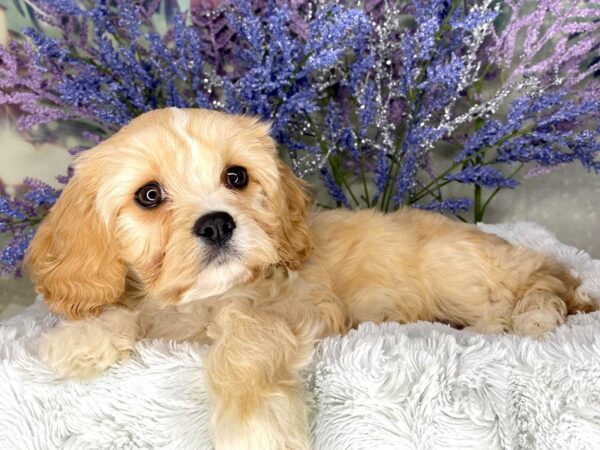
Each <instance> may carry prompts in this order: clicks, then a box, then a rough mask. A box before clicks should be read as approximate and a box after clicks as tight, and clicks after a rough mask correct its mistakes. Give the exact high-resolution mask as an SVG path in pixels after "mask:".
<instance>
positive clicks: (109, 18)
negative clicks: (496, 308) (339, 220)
mask: <svg viewBox="0 0 600 450" xmlns="http://www.w3.org/2000/svg"><path fill="white" fill-rule="evenodd" d="M29 3H30V5H31V6H32V8H33V10H34V11H35V14H36V19H37V21H38V22H39V23H45V24H47V26H50V27H53V28H54V29H55V31H54V32H53V33H52V34H51V36H52V37H50V35H47V34H45V33H44V32H43V31H41V30H40V29H39V28H37V29H35V30H34V29H29V30H25V31H23V35H22V39H19V40H16V41H13V42H11V43H10V44H9V46H8V47H7V48H4V49H1V48H0V104H9V105H14V107H16V108H18V109H19V110H20V118H19V122H18V124H19V127H20V128H22V129H24V130H26V129H29V128H31V127H34V126H38V127H39V126H43V124H45V123H48V122H56V121H62V122H65V121H67V122H68V121H78V122H82V121H83V122H84V123H85V124H86V125H87V126H88V127H89V129H90V131H93V133H91V134H88V135H87V139H88V140H89V141H90V142H91V143H92V144H93V143H94V142H96V141H97V140H98V139H100V138H103V137H105V136H108V135H110V134H111V133H113V132H114V131H115V130H117V129H118V128H119V127H120V126H122V125H123V124H125V123H127V122H128V121H130V120H131V119H132V118H134V117H135V116H137V115H139V114H141V113H143V112H144V111H148V110H150V109H154V108H159V107H165V106H178V107H203V108H213V109H219V110H222V111H227V112H232V113H245V114H252V115H256V116H259V117H261V118H263V119H264V120H268V121H270V122H271V123H272V133H273V136H274V137H275V138H276V139H277V140H278V142H279V143H280V145H281V151H282V154H283V156H284V157H285V158H287V159H288V160H289V161H291V164H292V167H293V169H294V170H295V171H296V173H297V174H298V175H299V176H302V177H307V178H311V179H313V178H317V179H320V180H321V181H322V185H323V187H324V188H325V189H326V190H327V191H328V192H329V193H330V196H331V199H332V201H333V202H332V203H331V204H328V205H323V206H326V207H333V206H340V207H346V208H359V207H376V208H380V209H382V210H384V211H390V210H393V209H395V208H398V207H399V206H402V205H407V204H408V205H413V206H415V207H419V208H422V209H428V210H436V211H446V212H449V213H452V214H455V215H456V216H457V217H459V218H460V219H462V220H467V218H466V216H465V215H464V214H465V212H467V211H469V210H472V213H473V216H472V218H473V220H474V221H479V220H481V219H482V218H483V216H484V214H485V211H486V208H487V207H488V206H489V203H490V201H491V200H492V199H493V198H494V197H495V195H496V194H497V193H498V192H499V191H500V190H501V189H514V188H515V187H517V186H518V184H519V181H518V180H517V175H518V173H520V171H521V169H522V168H523V167H525V166H528V168H529V172H528V174H530V175H540V174H544V173H547V172H549V171H551V170H553V168H555V167H560V166H562V165H564V164H568V163H571V162H574V161H579V162H580V163H582V164H583V165H584V166H585V167H586V168H588V169H589V170H590V171H593V172H597V171H598V170H599V169H600V163H599V162H598V161H597V155H598V152H599V151H600V143H599V140H598V137H599V134H600V98H599V96H598V89H597V87H598V86H597V75H598V70H600V67H599V66H598V64H599V63H598V60H599V59H598V56H597V52H598V48H599V47H600V42H599V35H600V33H599V31H600V10H599V8H597V7H595V6H594V5H593V4H592V2H586V1H581V2H575V3H574V2H564V1H561V0H543V1H541V2H538V3H539V7H538V8H537V9H536V10H535V11H532V10H531V9H528V8H529V6H528V2H526V1H524V0H506V1H505V2H504V3H502V4H501V5H500V4H499V3H498V2H496V1H492V0H473V1H464V0H411V1H406V2H394V1H391V0H334V1H330V0H310V1H303V0H227V1H216V0H193V1H192V6H193V10H192V11H191V12H190V13H189V14H186V13H182V12H180V11H178V10H177V8H176V7H173V6H174V2H169V4H170V5H171V8H170V9H169V10H170V11H171V16H170V17H171V20H170V24H169V28H168V30H166V31H164V32H159V31H158V30H157V29H156V27H155V25H154V22H153V20H152V19H153V18H155V17H156V15H158V14H159V5H160V4H161V2H160V1H159V0H146V1H141V2H130V1H128V0H96V1H95V2H90V3H85V5H86V6H83V5H84V4H83V3H78V2H76V1H74V0H30V2H29ZM529 3H530V2H529ZM569 5H570V6H569ZM548 24H550V25H548ZM526 26H527V27H529V28H528V29H527V30H526V31H525V37H524V41H523V45H522V46H520V45H518V39H517V38H516V37H517V35H519V34H523V31H522V30H524V27H526ZM56 31H62V34H61V33H58V35H57V33H56ZM59 35H60V36H59ZM550 47H552V48H553V51H552V52H548V48H550ZM442 147H444V148H446V149H448V148H450V149H452V151H453V154H454V159H453V161H452V162H451V163H450V164H449V165H447V166H445V167H438V166H439V163H438V162H437V159H436V153H437V152H438V151H439V149H441V148H442ZM82 150H83V149H81V148H79V149H74V150H73V152H74V153H76V152H78V151H82ZM68 178H69V174H67V176H63V177H60V181H61V182H68ZM451 183H452V184H456V183H460V184H463V185H470V186H471V187H472V193H473V194H472V196H468V197H461V198H448V197H447V195H446V192H447V188H446V186H448V185H449V184H451ZM58 195H59V192H58V191H55V190H53V189H52V188H50V187H49V186H47V185H44V184H43V183H39V182H36V181H33V180H27V181H26V182H25V183H24V185H23V188H22V189H21V190H20V191H19V192H18V193H17V195H16V196H9V195H8V194H7V193H6V192H4V191H0V232H2V233H8V234H10V235H11V236H12V237H11V240H10V242H9V244H8V246H7V247H6V248H5V249H4V250H3V252H2V253H1V254H0V271H1V272H2V273H3V274H16V275H18V274H20V271H21V260H22V257H23V254H24V251H25V249H26V247H27V245H28V242H29V240H30V239H31V237H32V236H33V233H34V230H35V226H36V225H37V224H38V223H39V222H40V221H41V220H42V219H43V217H44V216H45V214H46V213H47V211H48V209H49V208H50V207H51V206H52V204H53V203H54V202H55V201H56V198H57V197H58Z"/></svg>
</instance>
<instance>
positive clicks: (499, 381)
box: [0, 223, 600, 450]
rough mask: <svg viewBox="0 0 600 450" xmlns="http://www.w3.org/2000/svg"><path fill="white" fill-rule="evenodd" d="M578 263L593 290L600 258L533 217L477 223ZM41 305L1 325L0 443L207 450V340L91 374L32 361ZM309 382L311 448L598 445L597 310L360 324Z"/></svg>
mask: <svg viewBox="0 0 600 450" xmlns="http://www.w3.org/2000/svg"><path fill="white" fill-rule="evenodd" d="M482 228H483V229H484V230H485V231H489V232H493V233H496V234H499V235H501V236H503V237H505V238H507V239H509V240H511V241H512V242H514V243H516V244H520V245H526V246H528V247H532V248H534V249H536V250H539V251H542V252H547V253H551V254H553V255H555V256H557V257H558V258H559V259H561V260H562V261H564V262H565V263H567V264H569V265H570V266H572V267H573V269H574V271H575V272H576V273H578V274H579V275H580V276H581V277H582V278H583V279H584V288H585V289H586V290H587V291H588V292H589V293H590V294H591V295H592V296H595V297H597V298H600V261H595V260H592V259H591V258H590V257H589V255H587V254H586V253H585V252H582V251H579V250H577V249H574V248H572V247H568V246H566V245H563V244H561V243H559V242H558V241H557V240H556V238H555V237H554V236H553V235H552V234H551V233H549V232H547V231H546V230H544V229H543V228H541V227H539V226H537V225H535V224H530V223H516V224H509V225H496V226H490V225H482ZM55 323H56V318H55V317H53V316H51V315H50V314H49V313H48V312H47V310H46V308H45V307H44V305H43V304H42V303H41V302H40V301H39V300H38V302H36V304H34V305H33V306H31V307H30V308H28V309H27V310H26V311H25V312H23V313H22V314H21V315H19V316H17V317H14V318H12V319H10V320H8V321H5V322H2V323H0V449H19V450H20V449H23V450H25V449H54V448H68V449H87V448H106V449H108V448H111V449H113V448H119V449H138V448H170V449H171V448H172V449H204V448H207V449H209V448H211V444H210V439H209V433H208V416H209V407H210V406H209V400H208V396H207V392H206V388H205V383H204V379H203V371H202V356H203V354H204V352H205V351H206V348H205V347H202V346H200V345H195V344H186V343H179V344H176V343H169V342H165V341H161V340H146V341H142V342H140V343H139V344H138V345H137V347H136V353H135V355H134V356H133V358H132V359H131V360H129V361H127V362H125V363H123V364H117V365H116V366H114V367H113V368H111V369H110V370H109V371H108V372H107V373H106V374H105V375H103V376H102V377H100V378H99V379H97V380H95V381H92V382H89V383H86V384H81V383H75V382H62V381H60V380H58V379H57V378H56V376H55V375H54V374H53V372H52V371H51V370H50V369H49V368H48V367H46V366H45V365H44V364H43V363H41V362H40V361H39V360H38V358H37V348H38V344H39V337H40V335H41V333H43V331H44V330H47V329H48V328H50V327H52V326H53V325H54V324H55ZM306 376H307V384H308V386H309V388H310V389H311V390H312V392H313V394H314V411H315V413H314V414H315V415H314V421H313V430H312V434H313V443H314V448H315V449H336V450H337V449H343V450H345V449H368V450H376V449H377V450H378V449H412V448H414V449H419V450H420V449H437V448H441V449H468V448H476V449H495V448H509V449H511V448H514V449H517V448H518V449H577V450H580V449H586V448H589V449H593V448H600V313H593V314H588V315H578V316H572V317H570V318H569V319H568V321H567V324H566V325H565V326H563V327H561V328H560V329H559V330H558V331H557V332H555V333H553V334H552V335H550V336H549V337H548V338H547V339H546V340H545V341H544V342H536V341H533V340H529V339H523V338H518V337H515V336H510V335H504V336H482V335H477V334H473V333H470V332H467V331H458V330H454V329H451V328H450V327H448V326H445V325H441V324H431V323H424V322H422V323H415V324H409V325H398V324H393V323H389V324H383V325H374V324H363V325H361V326H360V327H359V329H358V330H355V331H352V332H351V333H349V334H348V335H347V336H345V337H341V338H340V337H334V338H330V339H327V340H326V341H325V342H323V343H322V344H321V345H320V346H319V348H318V350H317V352H316V355H315V359H314V362H313V364H312V365H311V367H309V368H308V369H307V371H306Z"/></svg>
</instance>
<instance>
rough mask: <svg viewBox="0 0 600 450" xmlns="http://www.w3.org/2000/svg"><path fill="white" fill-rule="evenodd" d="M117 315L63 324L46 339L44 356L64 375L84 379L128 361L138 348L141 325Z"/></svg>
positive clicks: (42, 353)
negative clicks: (133, 351) (132, 352)
mask: <svg viewBox="0 0 600 450" xmlns="http://www.w3.org/2000/svg"><path fill="white" fill-rule="evenodd" d="M114 313H115V311H113V314H108V313H105V314H103V315H102V316H100V317H97V318H94V319H87V320H80V321H66V322H63V323H61V324H59V325H58V326H56V327H55V328H53V329H52V330H50V331H49V332H48V333H46V335H45V336H44V337H43V341H42V345H41V348H40V357H41V358H42V359H43V360H44V361H46V362H48V363H49V364H50V365H51V366H52V367H53V368H54V369H55V370H56V371H57V372H58V373H59V374H60V375H61V376H63V377H65V378H74V379H80V380H82V379H89V378H92V377H94V376H97V375H99V374H100V373H101V372H103V371H104V370H106V369H107V368H108V367H110V366H111V365H112V364H114V363H116V362H117V361H119V360H121V359H126V358H128V357H129V355H130V353H131V351H132V350H133V347H134V345H135V341H136V337H137V331H138V330H137V325H136V324H135V322H134V321H129V320H128V319H126V318H125V317H121V315H117V316H116V317H115V314H114ZM126 314H129V313H128V312H127V313H126ZM107 316H108V317H107Z"/></svg>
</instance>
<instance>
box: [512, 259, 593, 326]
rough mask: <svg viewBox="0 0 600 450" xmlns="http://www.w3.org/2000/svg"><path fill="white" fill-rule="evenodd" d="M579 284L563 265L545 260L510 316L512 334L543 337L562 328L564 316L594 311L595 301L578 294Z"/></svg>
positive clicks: (529, 281) (526, 284)
mask: <svg viewBox="0 0 600 450" xmlns="http://www.w3.org/2000/svg"><path fill="white" fill-rule="evenodd" d="M538 257H540V258H544V257H541V256H538ZM579 285H580V281H579V279H577V278H575V277H573V276H572V275H571V274H570V273H569V271H568V269H567V268H566V267H565V266H563V265H562V264H560V263H558V262H556V261H553V260H551V259H549V258H546V260H545V261H544V262H543V263H542V264H541V267H540V268H539V269H537V270H536V271H535V272H534V273H532V274H531V275H530V277H529V279H528V280H527V281H526V283H525V291H524V293H523V295H522V296H521V298H520V299H519V300H518V302H517V304H516V306H515V308H514V311H513V313H512V317H511V322H512V331H513V332H514V333H515V334H519V335H524V336H532V337H542V336H543V335H544V334H546V333H547V332H548V331H552V330H553V329H554V328H556V327H557V326H559V325H561V324H562V323H563V322H564V320H565V318H566V316H567V314H575V313H577V312H592V311H595V310H597V309H598V305H597V304H596V302H594V301H593V300H592V299H590V298H587V297H585V296H584V295H582V294H581V293H580V292H579V291H578V288H579Z"/></svg>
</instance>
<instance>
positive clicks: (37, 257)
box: [26, 108, 596, 450]
mask: <svg viewBox="0 0 600 450" xmlns="http://www.w3.org/2000/svg"><path fill="white" fill-rule="evenodd" d="M305 188H306V186H305V185H304V183H303V182H302V181H301V180H299V179H298V178H296V177H295V176H294V175H293V174H292V172H291V171H290V169H289V168H288V167H287V166H286V165H285V164H284V163H283V162H282V161H281V160H279V158H278V156H277V150H276V145H275V142H274V141H273V140H272V139H271V138H270V137H269V127H268V126H267V125H265V124H263V123H260V122H259V121H257V120H255V119H252V118H249V117H243V116H232V115H226V114H222V113H219V112H214V111H206V110H192V109H189V110H181V109H174V108H170V109H164V110H157V111H153V112H150V113H147V114H144V115H142V116H141V117H139V118H137V119H135V120H134V121H133V122H131V123H130V124H129V125H127V126H126V127H124V128H123V129H122V130H121V131H120V132H118V133H117V134H116V135H114V136H112V137H111V138H109V139H108V140H106V141H104V142H102V143H101V144H99V145H98V146H97V147H95V148H93V149H91V150H89V151H87V152H85V153H84V154H82V155H81V156H80V157H79V158H78V160H77V161H76V164H75V175H74V177H73V179H72V180H71V182H70V183H69V184H68V186H67V187H66V188H65V190H64V193H63V194H62V196H61V197H60V199H59V200H58V202H57V203H56V205H55V206H54V207H53V208H52V210H51V211H50V213H49V215H48V217H47V219H46V220H45V221H44V222H43V223H42V225H41V226H40V228H39V230H38V232H37V234H36V236H35V238H34V240H33V242H32V244H31V247H30V249H29V251H28V254H27V259H26V265H27V267H28V269H29V271H30V273H31V277H32V279H33V280H34V282H35V284H36V286H37V291H38V292H39V293H41V294H43V296H44V298H45V300H46V302H47V304H48V306H49V308H50V310H51V311H52V312H54V313H56V314H60V315H63V316H65V317H66V318H67V319H68V320H66V321H64V322H63V323H61V324H60V325H59V326H57V327H56V328H55V329H53V330H52V331H50V332H49V333H48V335H47V336H46V338H45V342H44V344H43V347H42V354H43V356H44V357H45V358H46V359H48V360H49V361H50V362H51V363H52V364H53V365H54V367H55V368H56V369H57V370H58V371H60V372H61V373H62V374H63V375H64V376H67V377H74V378H80V379H81V378H87V377H90V376H93V375H96V374H98V373H99V372H101V371H102V370H104V369H105V368H107V367H108V366H110V365H111V364H113V363H115V362H116V361H118V360H120V359H123V358H126V357H127V356H128V355H129V354H130V352H131V351H132V350H133V348H134V344H135V342H136V340H139V339H141V338H145V337H164V338H169V339H176V340H193V341H198V342H202V343H210V345H211V347H210V352H209V355H208V357H207V360H206V370H207V375H208V380H209V385H210V391H211V394H212V397H213V399H214V413H213V417H212V433H213V438H214V443H215V446H216V448H217V449H226V450H231V449H257V450H269V449H276V450H281V449H307V448H309V438H308V412H309V411H308V408H307V405H306V402H305V397H304V396H303V392H302V387H303V382H302V379H301V377H300V375H299V373H300V370H301V369H302V368H303V367H304V366H305V365H306V364H307V363H308V362H309V359H310V357H311V352H312V350H313V346H314V344H315V343H316V342H317V341H318V340H320V339H323V338H324V337H326V336H328V335H331V334H337V333H345V332H346V331H347V330H348V329H349V328H351V327H354V326H356V325H357V324H358V323H360V322H364V321H373V322H383V321H397V322H402V323H406V322H413V321H416V320H428V321H443V322H446V323H450V324H454V325H456V326H466V327H470V328H471V329H473V330H476V331H480V332H484V333H501V332H511V333H516V334H519V335H525V336H533V337H541V336H543V335H544V334H545V333H547V332H549V331H551V330H553V329H554V328H555V327H557V326H558V325H560V324H561V323H562V322H563V321H564V319H565V316H566V315H567V314H571V313H576V312H579V311H584V312H588V311H593V310H595V309H596V303H595V302H594V301H593V300H591V299H589V298H587V297H585V296H584V295H582V294H580V293H579V292H578V290H577V288H578V286H579V284H580V283H579V280H578V279H577V278H575V277H574V276H572V275H571V274H570V273H569V270H568V269H567V268H566V267H565V266H563V265H561V264H560V263H558V262H557V261H555V260H553V259H551V258H549V257H547V256H544V255H541V254H538V253H534V252H532V251H530V250H526V249H523V248H518V247H514V246H512V245H510V244H508V243H507V242H506V241H504V240H502V239H500V238H498V237H496V236H492V235H489V234H485V233H483V232H481V231H479V230H478V229H477V228H476V227H474V226H472V225H465V224H460V223H456V222H453V221H451V220H449V219H447V218H445V217H443V216H441V215H438V214H433V213H429V212H423V211H418V210H413V209H403V210H400V211H398V212H396V213H393V214H387V215H384V214H381V213H379V212H376V211H373V210H364V211H359V212H348V211H345V210H332V211H326V212H312V211H311V202H310V200H309V197H308V196H307V194H306V189H305Z"/></svg>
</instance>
